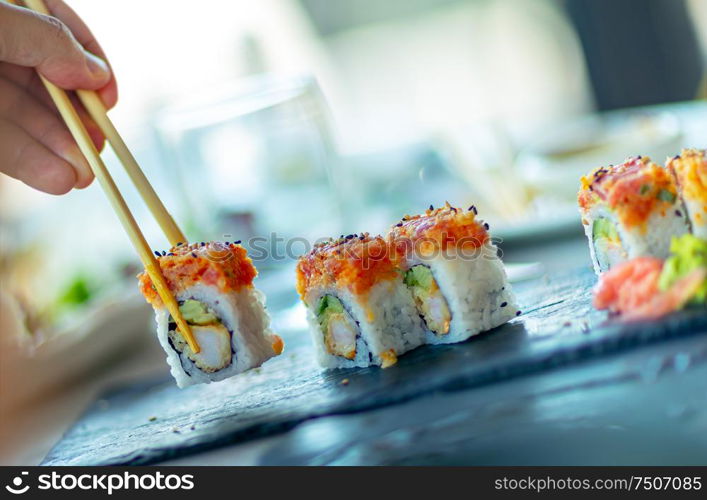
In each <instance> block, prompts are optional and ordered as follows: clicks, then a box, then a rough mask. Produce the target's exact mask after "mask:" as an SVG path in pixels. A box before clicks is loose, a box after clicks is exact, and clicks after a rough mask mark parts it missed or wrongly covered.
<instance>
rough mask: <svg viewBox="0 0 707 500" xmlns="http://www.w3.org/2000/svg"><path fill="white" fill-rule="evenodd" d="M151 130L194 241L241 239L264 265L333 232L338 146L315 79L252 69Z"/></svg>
mask: <svg viewBox="0 0 707 500" xmlns="http://www.w3.org/2000/svg"><path fill="white" fill-rule="evenodd" d="M157 132H158V138H159V142H160V145H161V150H162V152H163V154H164V157H165V160H166V161H165V164H166V165H170V167H171V168H173V170H172V172H173V173H174V175H176V176H178V184H179V185H180V187H181V190H182V196H183V200H184V204H185V205H186V206H183V207H181V209H177V210H175V215H177V216H178V218H179V219H180V220H182V221H184V222H185V230H186V233H187V234H188V235H189V236H190V238H191V239H192V240H202V239H203V240H207V239H226V240H231V241H233V240H242V241H243V244H244V245H249V246H250V251H251V256H252V257H253V258H254V260H256V261H259V262H256V265H258V266H259V267H263V266H267V265H275V264H277V262H278V261H286V260H287V259H286V257H284V256H285V255H286V254H287V253H289V256H290V257H291V256H293V255H296V254H298V253H302V251H303V250H304V248H305V245H304V243H303V239H304V240H308V241H310V242H311V241H313V240H315V239H317V238H320V237H322V236H325V235H332V234H334V233H337V234H338V232H339V230H340V209H339V205H338V203H337V197H336V196H335V194H334V190H333V189H332V185H331V183H330V177H331V174H330V169H331V168H332V165H333V163H334V162H335V161H336V155H335V148H334V145H333V142H332V140H331V130H330V125H329V116H328V109H327V106H326V103H325V102H324V98H323V96H322V94H321V91H320V89H319V86H318V85H317V83H316V81H315V80H314V79H313V78H309V77H299V78H288V79H282V78H276V77H272V76H258V77H252V78H250V79H248V80H247V81H245V83H244V84H243V85H239V86H238V87H233V86H232V87H230V88H227V89H226V90H225V91H224V92H216V93H212V94H210V95H209V96H208V98H207V99H206V100H205V101H204V100H202V101H201V102H194V103H189V104H184V105H180V106H176V107H171V108H169V109H166V110H165V111H163V112H162V113H161V114H160V115H159V117H158V120H157ZM274 236H277V237H276V238H275V237H274ZM293 238H297V240H294V242H293ZM288 242H289V243H288Z"/></svg>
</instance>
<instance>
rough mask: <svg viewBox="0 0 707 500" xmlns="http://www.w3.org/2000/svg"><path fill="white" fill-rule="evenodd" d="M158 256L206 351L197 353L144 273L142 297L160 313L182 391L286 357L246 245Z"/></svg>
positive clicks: (188, 248) (206, 246) (199, 246)
mask: <svg viewBox="0 0 707 500" xmlns="http://www.w3.org/2000/svg"><path fill="white" fill-rule="evenodd" d="M155 254H157V261H158V263H159V265H160V268H161V269H162V273H163V275H164V277H165V280H166V281H167V284H168V286H169V289H170V291H171V292H172V294H173V295H174V296H175V298H176V299H177V302H178V304H179V310H180V311H181V313H182V316H183V317H184V319H185V320H186V321H187V323H189V325H190V326H191V330H192V333H193V334H194V337H195V338H196V341H197V342H198V344H199V348H200V349H201V350H200V352H198V353H194V352H193V351H192V350H191V348H190V347H189V345H188V344H187V343H186V340H185V339H184V338H183V336H182V334H181V333H180V332H179V330H178V329H177V325H176V323H175V322H174V320H173V318H172V317H171V315H170V314H169V312H168V311H167V309H166V308H165V306H164V304H163V303H162V300H161V299H160V297H159V295H158V294H157V292H156V290H155V289H154V287H153V285H152V281H151V280H150V277H149V276H148V275H147V273H145V272H143V273H141V274H140V275H139V276H138V279H139V281H140V291H141V292H142V294H143V295H144V296H145V299H147V301H148V302H149V303H150V304H151V305H152V307H153V308H154V309H155V315H156V319H157V338H158V339H159V341H160V344H161V345H162V348H163V349H164V350H165V352H166V354H167V363H168V364H169V366H170V368H171V373H172V376H173V377H174V378H175V380H176V381H177V385H179V387H185V386H188V385H192V384H198V383H204V382H215V381H218V380H223V379H225V378H228V377H231V376H233V375H236V374H237V373H241V372H243V371H246V370H248V369H250V368H254V367H256V366H260V365H262V364H263V363H264V362H265V361H267V360H268V359H270V358H272V357H273V356H277V355H278V354H280V353H281V352H282V349H283V344H282V340H281V339H280V337H278V336H277V335H275V334H274V333H273V332H272V331H271V330H270V327H269V325H270V318H269V317H268V314H267V312H266V311H265V307H264V301H265V297H264V295H263V294H262V292H260V291H259V290H257V289H256V288H255V287H254V286H253V279H254V278H255V276H256V275H257V271H256V270H255V267H254V266H253V262H252V261H251V260H250V258H248V256H247V254H246V250H245V249H244V248H243V247H242V246H241V245H239V244H237V243H230V242H224V243H222V242H210V243H194V244H191V245H183V244H179V245H177V246H175V247H172V248H171V249H170V250H169V251H168V252H162V253H160V252H155Z"/></svg>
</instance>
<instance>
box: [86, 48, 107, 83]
mask: <svg viewBox="0 0 707 500" xmlns="http://www.w3.org/2000/svg"><path fill="white" fill-rule="evenodd" d="M85 53H86V65H87V66H88V70H89V71H90V72H91V74H92V75H93V77H94V78H96V79H97V80H103V79H105V78H108V77H109V76H110V69H109V68H108V64H107V63H106V62H105V61H104V60H103V59H101V58H100V57H98V56H95V55H93V54H91V53H90V52H88V51H85Z"/></svg>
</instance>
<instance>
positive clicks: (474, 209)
mask: <svg viewBox="0 0 707 500" xmlns="http://www.w3.org/2000/svg"><path fill="white" fill-rule="evenodd" d="M471 211H472V212H474V215H479V211H478V210H477V209H476V207H475V206H474V205H472V206H471Z"/></svg>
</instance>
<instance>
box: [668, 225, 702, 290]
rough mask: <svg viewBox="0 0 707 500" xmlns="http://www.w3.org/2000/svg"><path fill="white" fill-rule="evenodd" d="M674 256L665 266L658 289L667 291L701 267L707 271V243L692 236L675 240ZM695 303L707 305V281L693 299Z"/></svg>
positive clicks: (673, 244) (671, 246) (672, 248)
mask: <svg viewBox="0 0 707 500" xmlns="http://www.w3.org/2000/svg"><path fill="white" fill-rule="evenodd" d="M670 251H671V252H672V254H673V255H671V256H670V257H668V259H667V260H666V261H665V264H664V265H663V271H662V272H661V274H660V279H659V280H658V287H659V288H660V289H661V290H667V289H668V288H670V287H671V286H672V285H673V284H675V282H677V281H678V280H680V278H683V277H684V276H686V275H688V274H690V273H691V272H693V271H694V270H695V269H698V268H700V267H702V268H706V269H707V241H706V240H703V239H701V238H698V237H697V236H694V235H692V234H685V235H683V236H680V237H677V238H673V240H672V242H671V243H670ZM692 302H693V303H707V280H705V282H704V283H702V286H700V288H699V289H698V290H697V293H695V295H694V297H693V298H692Z"/></svg>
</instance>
